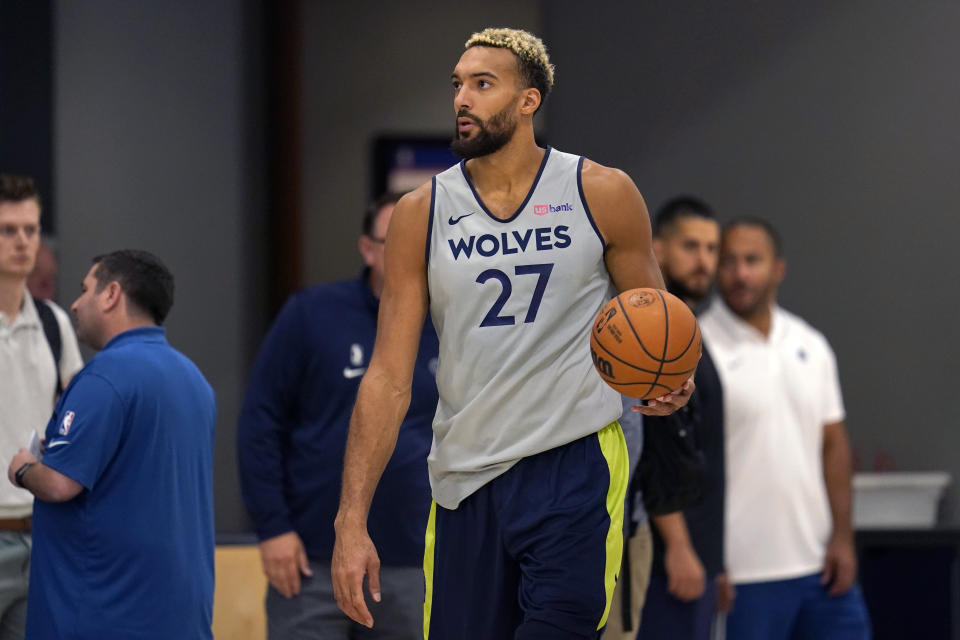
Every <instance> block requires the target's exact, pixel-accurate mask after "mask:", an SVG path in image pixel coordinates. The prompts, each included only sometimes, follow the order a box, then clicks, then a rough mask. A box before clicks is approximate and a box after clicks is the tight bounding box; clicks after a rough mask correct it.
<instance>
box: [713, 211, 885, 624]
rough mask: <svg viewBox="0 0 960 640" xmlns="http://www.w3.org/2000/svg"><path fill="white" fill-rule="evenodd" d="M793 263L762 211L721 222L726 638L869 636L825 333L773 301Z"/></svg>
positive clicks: (716, 341)
mask: <svg viewBox="0 0 960 640" xmlns="http://www.w3.org/2000/svg"><path fill="white" fill-rule="evenodd" d="M785 271H786V263H785V262H784V259H783V256H782V254H781V242H780V238H779V235H778V234H777V232H776V231H775V230H774V229H773V227H772V226H770V224H769V223H767V222H766V221H764V220H761V219H757V218H741V219H738V220H735V221H733V222H731V223H730V224H728V225H727V226H726V227H725V229H724V233H723V238H722V245H721V251H720V266H719V269H718V272H717V284H718V287H719V290H720V294H721V296H722V298H723V300H722V302H721V301H716V302H715V303H714V304H713V305H712V307H711V308H710V310H709V311H707V312H706V313H705V314H703V315H701V316H700V326H701V329H702V331H703V335H704V338H705V340H706V342H707V344H708V345H709V348H710V351H711V353H712V354H713V358H714V362H715V363H716V366H717V370H718V372H719V374H720V378H721V380H722V383H723V404H724V422H725V425H726V455H727V484H726V489H727V502H726V530H725V532H726V536H725V539H726V543H725V554H726V566H727V570H728V572H729V575H730V579H731V580H732V581H733V582H734V584H735V585H736V588H737V595H736V600H735V604H734V607H733V610H732V611H731V613H730V614H729V616H728V619H727V638H728V639H729V640H839V639H843V640H848V639H849V640H854V639H856V640H865V639H867V638H869V637H870V624H869V620H868V617H867V612H866V608H865V606H864V604H863V598H862V596H861V594H860V590H859V588H858V587H857V586H856V584H855V579H856V557H855V553H854V544H853V530H852V525H851V515H850V514H851V489H850V470H851V460H850V445H849V442H848V440H847V435H846V429H845V427H844V423H843V421H844V417H845V415H844V408H843V398H842V396H841V393H840V383H839V377H838V375H837V365H836V359H835V357H834V354H833V350H832V349H831V348H830V345H829V344H828V343H827V340H826V339H825V338H824V336H823V334H821V333H820V332H819V331H817V330H816V329H814V328H813V327H811V326H810V325H809V324H807V323H806V322H804V321H803V320H802V319H801V318H799V317H797V316H796V315H793V314H792V313H789V312H788V311H785V310H783V309H782V308H780V307H778V306H777V305H776V296H777V288H778V286H779V284H780V282H781V281H782V280H783V276H784V273H785Z"/></svg>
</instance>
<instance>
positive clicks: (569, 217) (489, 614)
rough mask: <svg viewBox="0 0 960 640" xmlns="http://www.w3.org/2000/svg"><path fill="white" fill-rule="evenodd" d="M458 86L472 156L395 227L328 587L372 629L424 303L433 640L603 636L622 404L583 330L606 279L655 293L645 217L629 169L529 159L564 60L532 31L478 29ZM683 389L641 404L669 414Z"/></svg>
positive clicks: (463, 152)
mask: <svg viewBox="0 0 960 640" xmlns="http://www.w3.org/2000/svg"><path fill="white" fill-rule="evenodd" d="M451 82H452V85H453V104H454V110H455V113H456V135H455V139H454V141H453V150H454V151H455V152H456V153H457V154H458V155H459V156H461V157H462V158H464V160H463V162H461V163H460V164H459V165H456V166H454V167H452V168H450V169H448V170H447V171H445V172H443V173H441V174H440V175H438V176H437V177H436V178H434V179H433V180H432V181H431V182H430V183H429V184H426V185H424V186H422V187H420V188H419V189H417V190H415V191H413V192H412V193H411V194H408V195H407V196H405V197H404V198H403V199H402V200H401V201H400V202H399V203H398V204H397V207H396V209H395V211H394V215H393V219H392V221H391V224H390V229H389V231H388V239H387V246H386V281H385V285H384V290H383V296H382V298H381V307H380V323H379V327H378V334H377V340H376V347H375V351H374V354H373V358H372V360H371V362H370V366H369V368H368V370H367V374H366V376H364V379H363V382H362V383H361V385H360V389H359V391H358V394H357V402H356V405H355V407H354V413H353V417H352V419H351V425H350V435H349V438H348V441H347V450H346V457H345V467H344V476H343V490H342V494H341V501H340V510H339V512H338V514H337V519H336V545H335V548H334V555H333V561H332V568H331V571H332V576H333V583H334V594H335V596H336V599H337V602H338V604H339V606H340V607H341V608H342V609H343V610H344V612H346V613H347V614H348V615H349V616H350V617H352V618H353V619H355V620H357V621H358V622H361V623H363V624H366V625H368V626H373V623H374V621H373V619H372V617H371V616H370V613H369V610H368V609H367V606H366V603H365V601H364V595H363V587H362V585H363V581H364V577H365V576H366V577H367V579H368V588H369V591H370V594H371V596H372V598H373V600H374V601H379V600H380V581H379V577H378V567H379V560H378V557H377V552H376V549H375V548H374V546H373V544H372V542H371V541H370V537H369V535H368V534H367V530H366V518H367V511H368V508H369V505H370V501H371V497H372V496H373V493H374V489H375V488H376V486H377V482H378V480H379V477H380V473H381V471H382V470H383V468H384V465H385V464H386V462H387V460H388V459H389V457H390V453H391V451H392V449H393V446H394V442H395V441H396V438H397V430H398V427H399V425H400V422H401V419H402V418H403V415H404V413H405V412H406V409H407V403H408V402H409V398H410V381H411V375H412V369H413V365H414V362H415V358H416V353H417V344H418V341H419V335H420V326H421V324H422V323H423V321H424V317H425V315H426V313H427V310H428V307H429V310H430V313H431V315H432V318H433V321H434V324H435V326H436V329H437V333H438V336H439V338H440V357H439V369H438V372H437V386H438V389H439V393H440V401H439V406H438V408H437V413H436V417H435V418H434V423H433V430H434V441H433V447H432V449H431V453H430V457H429V459H428V464H429V470H430V481H431V487H432V492H433V497H434V505H433V507H432V508H431V512H430V518H429V523H428V526H427V535H426V542H427V545H426V552H425V554H424V569H425V576H426V600H425V603H424V637H426V638H429V639H430V640H453V639H457V640H459V639H462V638H469V639H470V640H502V639H503V638H520V639H531V638H550V639H552V640H557V639H564V638H571V639H572V638H598V637H599V634H600V632H601V630H602V629H603V626H604V624H605V622H606V617H607V614H608V611H609V606H610V596H611V594H612V592H613V588H614V584H615V581H616V574H617V571H618V569H619V565H620V554H621V550H622V546H623V539H622V526H623V505H624V494H625V490H626V487H625V485H626V479H627V460H626V451H625V445H624V440H623V434H622V432H621V430H620V426H619V425H618V424H617V421H616V420H617V418H618V417H619V416H620V414H621V412H622V406H621V403H620V396H619V394H617V392H616V391H614V390H613V389H611V388H610V387H607V386H606V385H605V384H604V383H603V382H602V381H601V379H600V377H599V376H598V375H597V374H596V372H595V371H594V370H593V364H592V362H591V359H590V353H589V347H588V336H589V331H590V327H591V324H592V322H593V319H594V316H595V315H596V313H597V312H598V311H599V310H600V308H601V307H602V306H603V304H604V303H605V302H606V301H607V299H608V298H609V297H610V296H611V285H612V286H613V287H615V288H616V289H618V290H621V291H622V290H625V289H631V288H635V287H659V288H662V287H663V280H662V279H661V276H660V271H659V269H658V267H657V263H656V260H655V258H654V256H653V252H652V250H651V240H650V222H649V218H648V216H647V210H646V206H645V205H644V202H643V198H642V197H641V196H640V193H639V192H638V191H637V188H636V186H635V185H634V184H633V182H632V181H631V180H630V178H629V177H627V175H626V174H624V173H623V172H621V171H618V170H615V169H610V168H607V167H603V166H601V165H599V164H596V163H594V162H591V161H589V160H585V159H583V158H581V157H578V156H573V155H569V154H566V153H562V152H560V151H557V150H555V149H550V148H546V149H544V148H541V147H539V146H537V144H536V141H535V140H534V134H533V116H534V114H535V113H536V112H537V111H538V109H539V108H540V106H541V105H542V104H543V101H544V99H545V98H546V97H547V94H548V92H549V91H550V88H551V86H552V85H553V67H552V65H550V62H549V60H548V58H547V54H546V50H545V49H544V46H543V43H542V42H541V41H540V40H539V39H538V38H536V37H535V36H533V35H531V34H529V33H527V32H524V31H518V30H514V29H487V30H484V31H482V32H480V33H477V34H474V35H473V36H472V37H471V38H470V39H469V40H468V41H467V43H466V50H465V51H464V53H463V55H462V56H461V57H460V60H459V62H458V63H457V65H456V67H455V68H454V70H453V74H452V76H451ZM692 389H693V382H692V381H688V382H687V383H686V384H685V385H684V387H683V388H682V389H681V390H678V391H677V392H674V393H673V394H670V395H668V396H663V397H661V398H658V399H657V400H655V401H651V402H650V403H649V405H648V406H645V407H641V408H640V409H639V410H640V411H641V412H643V413H645V414H647V415H666V414H669V413H671V412H673V411H675V410H677V409H678V408H679V407H681V406H683V405H684V404H686V402H687V400H688V399H689V396H690V393H691V392H692Z"/></svg>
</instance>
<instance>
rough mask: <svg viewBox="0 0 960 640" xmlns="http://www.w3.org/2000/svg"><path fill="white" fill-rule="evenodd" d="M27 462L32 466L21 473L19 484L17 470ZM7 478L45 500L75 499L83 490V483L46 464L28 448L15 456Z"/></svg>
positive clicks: (13, 483) (11, 482)
mask: <svg viewBox="0 0 960 640" xmlns="http://www.w3.org/2000/svg"><path fill="white" fill-rule="evenodd" d="M26 464H30V466H29V467H28V468H27V469H26V471H24V472H23V473H21V474H20V483H19V484H18V483H17V477H16V476H17V472H18V471H20V470H21V469H22V468H23V466H24V465H26ZM7 478H8V479H9V480H10V484H12V485H14V486H16V487H23V488H24V489H26V490H27V491H29V492H30V493H32V494H33V495H34V496H36V497H37V499H39V500H43V501H44V502H66V501H67V500H73V499H74V498H75V497H77V496H78V495H79V494H80V492H81V491H83V485H82V484H80V483H79V482H77V481H76V480H74V479H73V478H70V477H68V476H65V475H63V474H62V473H60V472H59V471H55V470H54V469H51V468H50V467H48V466H46V465H45V464H43V463H42V462H40V461H39V460H37V458H36V457H35V456H34V455H33V454H32V453H30V451H28V450H27V449H20V451H18V452H17V455H15V456H14V457H13V460H12V461H11V462H10V467H9V468H8V469H7Z"/></svg>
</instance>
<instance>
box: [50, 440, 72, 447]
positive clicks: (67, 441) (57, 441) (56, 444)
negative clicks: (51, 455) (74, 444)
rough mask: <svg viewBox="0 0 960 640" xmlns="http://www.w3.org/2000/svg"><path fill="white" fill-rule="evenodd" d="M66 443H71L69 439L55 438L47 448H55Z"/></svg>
mask: <svg viewBox="0 0 960 640" xmlns="http://www.w3.org/2000/svg"><path fill="white" fill-rule="evenodd" d="M65 444H70V441H69V440H55V441H53V442H51V443H50V444H48V445H47V446H46V448H47V449H53V448H54V447H60V446H63V445H65Z"/></svg>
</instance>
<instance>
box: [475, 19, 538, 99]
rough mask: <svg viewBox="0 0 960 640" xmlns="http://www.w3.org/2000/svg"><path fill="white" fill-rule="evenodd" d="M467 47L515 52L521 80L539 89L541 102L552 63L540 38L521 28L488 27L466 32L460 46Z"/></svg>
mask: <svg viewBox="0 0 960 640" xmlns="http://www.w3.org/2000/svg"><path fill="white" fill-rule="evenodd" d="M470 47H496V48H498V49H507V50H508V51H510V52H512V53H513V54H514V55H515V56H517V61H518V66H519V68H520V76H521V77H522V78H523V80H524V82H525V83H526V84H527V86H530V87H533V88H534V89H536V90H537V91H539V92H540V104H541V106H542V105H543V103H544V102H546V100H547V94H548V93H550V89H552V88H553V76H554V67H553V65H552V64H550V56H548V55H547V48H546V47H545V46H544V44H543V40H541V39H540V38H538V37H537V36H535V35H533V34H532V33H530V32H529V31H524V30H522V29H509V28H506V27H502V28H493V27H491V28H487V29H484V30H483V31H479V32H477V33H474V34H473V35H472V36H470V38H469V39H468V40H467V42H466V43H465V44H464V49H469V48H470Z"/></svg>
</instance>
